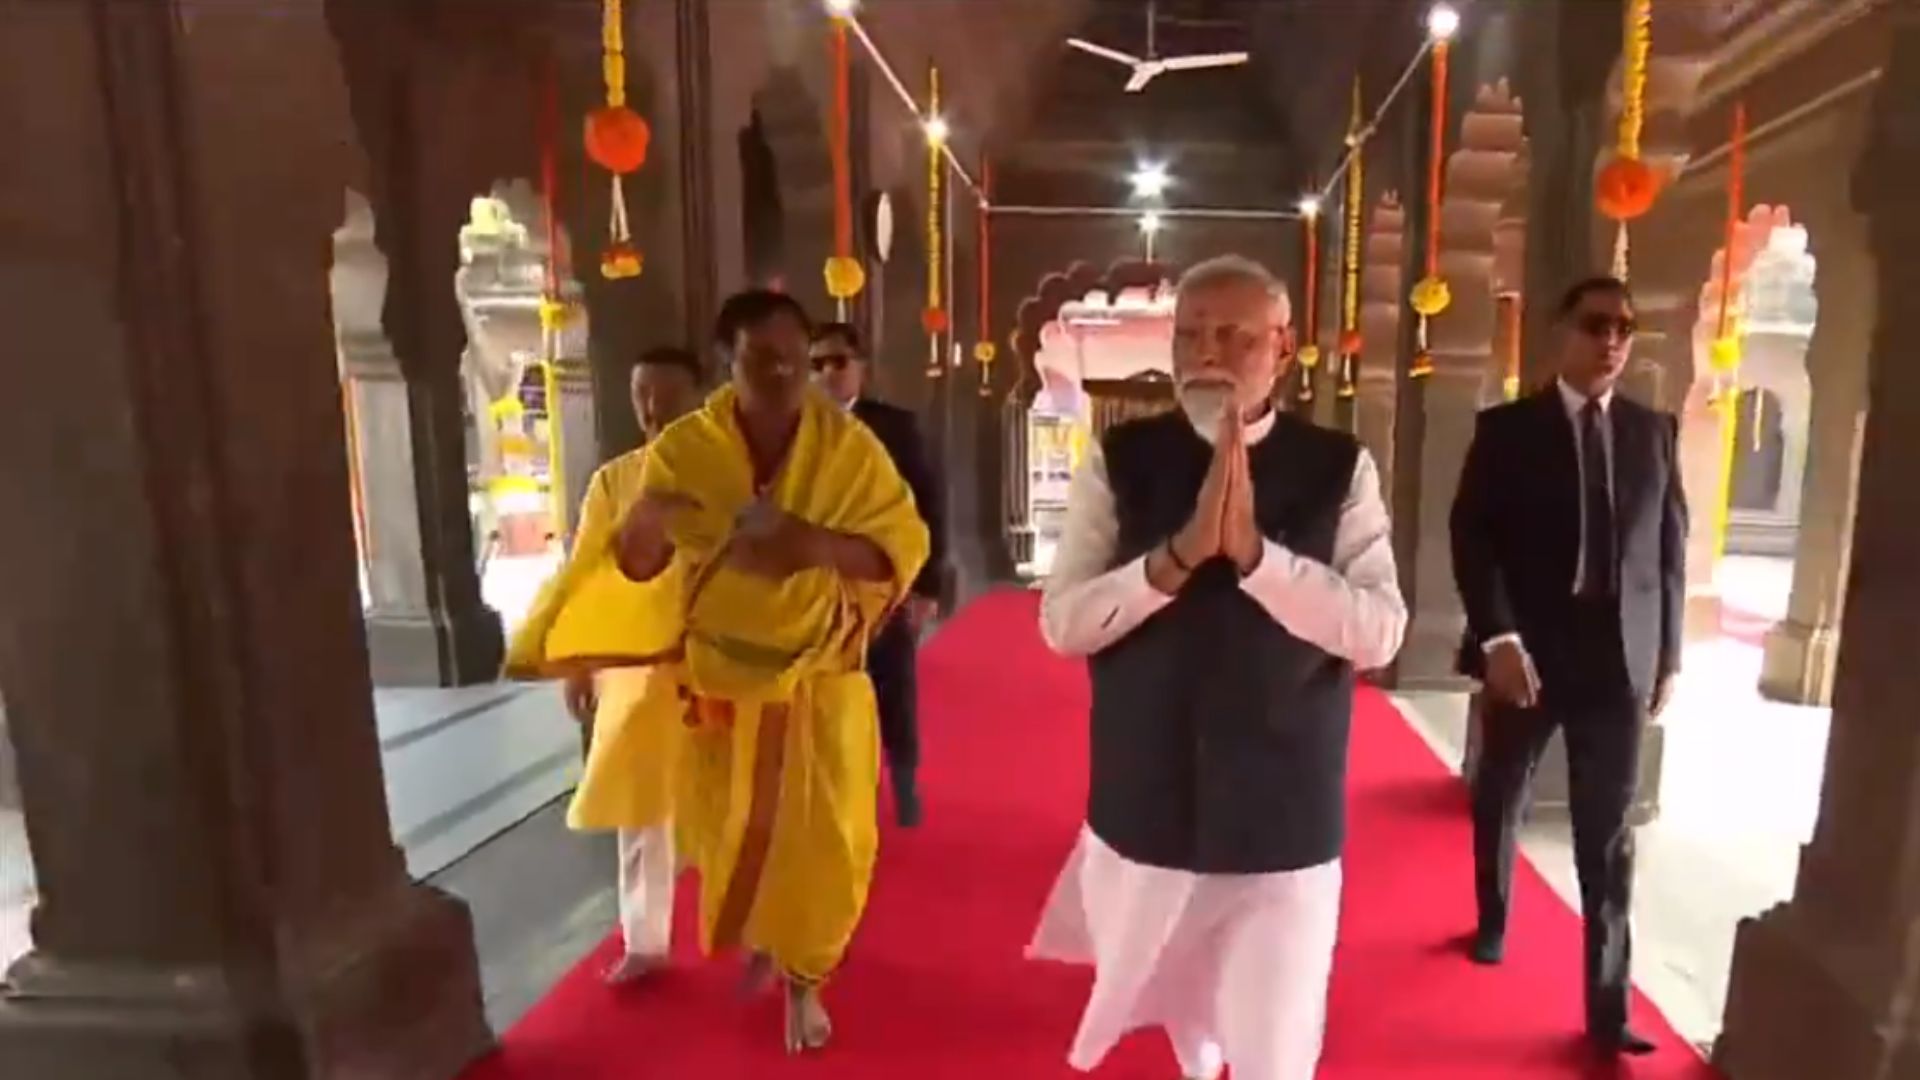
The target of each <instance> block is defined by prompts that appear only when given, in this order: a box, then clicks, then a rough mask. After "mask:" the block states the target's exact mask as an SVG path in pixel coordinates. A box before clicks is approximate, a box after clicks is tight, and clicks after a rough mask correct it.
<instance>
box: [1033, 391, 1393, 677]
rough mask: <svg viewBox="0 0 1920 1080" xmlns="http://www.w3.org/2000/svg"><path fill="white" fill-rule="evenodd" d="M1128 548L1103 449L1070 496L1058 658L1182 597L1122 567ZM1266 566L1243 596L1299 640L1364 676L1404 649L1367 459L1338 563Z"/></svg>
mask: <svg viewBox="0 0 1920 1080" xmlns="http://www.w3.org/2000/svg"><path fill="white" fill-rule="evenodd" d="M1273 422H1274V417H1273V414H1271V413H1269V414H1268V415H1267V416H1265V417H1264V418H1262V419H1261V420H1259V421H1257V422H1255V423H1252V424H1249V425H1248V426H1247V443H1248V445H1252V444H1254V443H1257V442H1259V441H1260V440H1261V439H1264V438H1266V436H1267V435H1268V433H1269V432H1271V431H1272V430H1273ZM1119 539H1120V521H1119V518H1118V517H1117V516H1116V512H1115V509H1114V498H1113V489H1112V487H1111V486H1110V483H1109V481H1108V479H1107V465H1106V458H1105V457H1104V455H1103V454H1102V453H1101V450H1100V444H1099V441H1098V440H1095V441H1094V442H1092V443H1091V444H1090V445H1089V446H1088V448H1087V456H1086V458H1085V460H1083V461H1082V462H1081V464H1080V468H1079V469H1078V470H1077V471H1076V472H1075V473H1074V475H1073V480H1072V482H1071V483H1070V484H1069V485H1068V488H1067V515H1066V521H1065V523H1064V524H1063V526H1062V530H1061V537H1060V543H1059V546H1058V548H1057V549H1056V550H1055V552H1054V557H1053V569H1052V571H1051V572H1050V573H1049V574H1048V576H1047V582H1046V585H1045V587H1044V591H1043V592H1042V594H1041V601H1040V624H1041V632H1042V634H1043V635H1044V636H1045V637H1046V639H1047V644H1048V645H1050V646H1052V647H1053V649H1054V651H1055V652H1059V653H1063V654H1065V655H1068V656H1086V655H1089V654H1091V653H1096V652H1099V651H1100V650H1102V649H1104V648H1106V647H1107V646H1109V645H1111V644H1113V643H1114V642H1116V641H1118V640H1120V639H1121V638H1122V637H1125V636H1126V635H1127V634H1128V633H1129V632H1131V631H1132V630H1133V629H1134V628H1135V627H1137V626H1139V625H1140V624H1141V623H1143V622H1145V621H1146V620H1147V619H1148V618H1149V617H1151V616H1152V615H1153V614H1154V613H1155V612H1157V611H1159V610H1160V609H1161V608H1163V607H1165V606H1167V605H1168V604H1170V603H1172V602H1173V597H1171V596H1168V595H1166V594H1164V593H1162V592H1160V591H1159V590H1158V589H1155V588H1154V587H1153V586H1152V585H1151V584H1149V583H1148V582H1147V560H1146V557H1145V556H1141V557H1139V558H1135V559H1133V560H1132V561H1130V562H1127V563H1125V564H1123V565H1121V566H1119V567H1117V568H1116V567H1113V557H1114V550H1115V547H1116V546H1117V545H1118V543H1119ZM1265 545H1266V549H1265V551H1264V552H1263V553H1262V555H1261V559H1260V565H1259V566H1258V567H1256V568H1255V569H1254V571H1253V573H1251V574H1248V575H1247V576H1246V577H1245V578H1243V579H1242V580H1241V583H1240V587H1241V589H1243V590H1245V592H1246V593H1247V595H1248V596H1250V597H1252V598H1253V600H1254V601H1255V602H1257V603H1258V604H1259V605H1260V606H1261V607H1262V608H1264V609H1265V610H1266V612H1267V614H1268V615H1269V616H1271V617H1272V618H1273V620H1274V621H1275V622H1277V623H1279V624H1280V625H1281V626H1283V627H1285V628H1286V629H1287V631H1288V632H1289V633H1291V634H1293V635H1294V636H1295V637H1297V638H1300V639H1301V640H1302V641H1306V642H1308V643H1309V644H1312V645H1316V646H1318V647H1319V648H1321V649H1324V650H1325V651H1327V652H1328V653H1331V654H1332V655H1334V656H1338V657H1340V658H1342V659H1344V660H1347V661H1349V662H1351V663H1352V664H1353V665H1354V666H1355V667H1357V668H1360V669H1362V670H1365V669H1369V668H1377V667H1381V666H1384V665H1385V664H1386V663H1387V662H1388V661H1390V660H1392V659H1393V655H1394V653H1395V652H1397V651H1398V650H1399V648H1400V639H1401V637H1402V635H1403V634H1404V632H1405V630H1406V625H1407V606H1406V603H1405V601H1404V600H1402V599H1401V596H1400V583H1399V575H1398V573H1397V571H1396V569H1395V567H1394V562H1393V529H1392V526H1391V524H1390V523H1389V521H1388V518H1387V508H1386V505H1385V503H1383V502H1382V501H1381V498H1380V475H1379V471H1378V469H1376V468H1375V466H1374V463H1373V458H1372V456H1371V455H1369V454H1368V453H1367V451H1366V450H1365V449H1362V450H1361V451H1360V456H1359V458H1358V459H1357V460H1356V461H1355V462H1354V467H1353V479H1352V481H1351V483H1350V484H1349V487H1348V490H1347V497H1346V501H1345V503H1344V504H1343V505H1342V506H1341V510H1340V522H1339V525H1338V526H1337V528H1336V529H1335V532H1334V540H1333V552H1332V559H1331V562H1330V563H1321V562H1318V561H1316V560H1313V559H1310V558H1307V557H1305V556H1303V555H1299V554H1296V553H1295V552H1292V551H1289V550H1288V549H1287V548H1285V547H1283V546H1282V545H1280V544H1278V543H1276V542H1274V541H1273V540H1266V541H1265Z"/></svg>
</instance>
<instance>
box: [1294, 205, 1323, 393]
mask: <svg viewBox="0 0 1920 1080" xmlns="http://www.w3.org/2000/svg"><path fill="white" fill-rule="evenodd" d="M1303 216H1304V218H1305V220H1304V221H1303V222H1302V224H1303V225H1305V226H1306V235H1305V239H1306V248H1307V266H1306V281H1305V283H1304V284H1302V285H1301V290H1300V291H1301V292H1302V293H1303V294H1304V299H1305V300H1306V311H1305V313H1304V317H1303V318H1302V319H1301V320H1300V322H1301V331H1302V334H1301V336H1302V338H1303V343H1302V344H1301V346H1300V351H1299V354H1298V355H1299V359H1300V393H1299V395H1298V396H1299V400H1300V402H1301V404H1303V405H1304V404H1310V403H1312V401H1313V374H1314V371H1315V370H1316V369H1317V368H1319V366H1320V345H1319V340H1320V206H1319V203H1318V202H1314V203H1311V204H1308V205H1307V206H1306V209H1305V213H1304V215H1303Z"/></svg>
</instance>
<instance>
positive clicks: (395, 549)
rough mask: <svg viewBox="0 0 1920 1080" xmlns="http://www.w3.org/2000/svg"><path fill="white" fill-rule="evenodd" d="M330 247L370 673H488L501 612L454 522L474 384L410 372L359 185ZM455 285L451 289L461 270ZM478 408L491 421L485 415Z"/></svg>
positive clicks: (385, 680)
mask: <svg viewBox="0 0 1920 1080" xmlns="http://www.w3.org/2000/svg"><path fill="white" fill-rule="evenodd" d="M447 242H448V243H449V244H452V243H453V239H452V237H449V238H448V241H447ZM333 251H334V259H333V269H332V272H331V279H332V287H333V311H334V334H335V344H336V347H337V348H338V351H339V359H340V369H341V373H342V374H343V375H344V376H345V382H346V392H347V393H348V394H349V395H351V397H352V400H351V401H350V402H349V403H348V408H347V410H346V413H347V417H348V418H349V421H350V422H351V423H352V424H353V425H354V431H353V437H352V439H351V440H350V442H349V444H348V445H349V446H350V447H351V449H352V452H353V453H354V455H355V459H356V460H355V463H354V466H355V470H356V475H357V476H358V477H359V481H360V495H361V498H362V500H363V504H362V505H363V507H364V510H363V513H364V516H365V520H366V529H367V535H366V551H364V552H363V553H362V557H363V558H364V559H365V560H366V571H367V592H368V596H367V602H368V603H367V611H366V620H367V643H368V649H369V653H370V658H371V664H372V670H373V681H374V682H375V683H376V684H378V685H382V686H459V685H465V684H468V683H475V682H484V681H487V680H489V679H492V678H494V677H495V676H496V675H497V674H498V673H499V669H500V657H501V648H502V637H501V628H500V617H499V616H498V615H497V614H495V613H494V612H493V611H492V610H491V609H489V608H487V607H486V606H485V605H484V604H483V603H481V601H480V581H479V574H478V569H477V560H478V555H479V551H478V548H477V546H476V544H475V542H474V539H475V538H474V537H473V534H472V531H471V525H470V524H468V525H467V527H466V528H464V529H455V528H453V527H452V526H453V525H456V524H466V523H468V522H469V521H470V518H469V517H468V510H467V496H468V484H467V466H466V442H465V430H464V425H463V424H462V421H461V402H462V399H463V395H464V394H465V386H464V384H463V383H462V381H461V380H460V377H459V372H458V370H457V368H456V369H455V370H454V371H452V372H450V373H448V374H449V375H450V376H451V377H450V378H429V377H427V375H426V373H424V372H422V373H420V377H418V378H409V376H408V372H407V369H406V368H405V367H404V366H403V365H402V364H401V362H400V357H399V356H398V355H396V354H395V352H394V349H393V345H392V342H391V341H390V340H389V339H388V337H387V332H386V327H385V323H384V318H383V312H384V310H385V307H386V303H387V297H388V291H389V288H388V287H389V283H390V282H389V277H388V272H387V259H386V256H385V255H383V254H382V253H381V251H380V248H379V246H378V245H377V244H376V242H375V236H374V220H373V210H372V208H371V207H370V206H369V205H368V204H367V202H366V200H365V199H363V198H361V197H360V196H359V195H358V194H356V193H353V192H348V197H347V210H346V223H345V224H344V225H342V226H341V227H340V229H339V231H337V232H336V233H335V234H334V247H333ZM446 284H447V287H448V288H449V289H451V288H452V285H453V279H452V278H451V277H449V278H448V279H447V283H446ZM449 398H450V399H451V400H449ZM449 412H450V413H451V414H452V415H451V417H448V416H447V415H445V414H447V413H449ZM479 419H480V421H481V422H482V423H485V422H486V417H485V416H484V414H483V415H482V416H480V417H479ZM449 443H450V444H451V445H449ZM456 511H457V514H456V513H455V512H456ZM435 526H446V527H447V528H448V530H449V531H452V532H458V533H462V534H464V537H465V538H464V539H463V540H462V541H461V544H462V546H461V547H458V548H455V549H453V550H452V551H451V552H449V551H448V550H447V548H446V544H445V540H446V539H447V538H445V537H442V543H438V544H436V543H429V542H428V541H427V538H428V537H429V536H431V535H433V534H432V531H431V530H432V529H433V528H434V527H435Z"/></svg>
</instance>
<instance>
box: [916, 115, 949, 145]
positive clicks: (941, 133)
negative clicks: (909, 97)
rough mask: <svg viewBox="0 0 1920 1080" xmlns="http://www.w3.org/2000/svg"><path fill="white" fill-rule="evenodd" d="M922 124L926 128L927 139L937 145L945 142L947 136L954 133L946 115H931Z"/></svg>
mask: <svg viewBox="0 0 1920 1080" xmlns="http://www.w3.org/2000/svg"><path fill="white" fill-rule="evenodd" d="M920 126H921V127H922V128H923V129H925V130H926V133H927V141H928V142H930V143H932V144H934V145H935V146H939V145H942V144H944V143H945V142H946V141H947V136H949V135H951V134H953V129H951V128H949V127H948V126H947V118H946V117H944V116H935V117H931V118H929V119H928V120H926V121H925V122H923V123H922V124H921V125H920Z"/></svg>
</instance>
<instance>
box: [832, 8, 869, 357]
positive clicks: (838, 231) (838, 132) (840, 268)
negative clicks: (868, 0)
mask: <svg viewBox="0 0 1920 1080" xmlns="http://www.w3.org/2000/svg"><path fill="white" fill-rule="evenodd" d="M847 34H848V27H847V19H846V17H845V16H843V15H842V16H835V17H834V19H833V35H832V44H833V125H832V132H831V135H832V139H833V254H832V255H831V256H828V258H827V262H826V266H825V267H824V270H823V272H824V275H825V278H826V283H827V295H828V296H830V297H832V298H833V299H834V301H835V302H836V303H838V304H839V307H840V311H839V314H840V317H841V318H842V319H845V318H846V317H847V302H848V301H850V300H852V299H853V298H854V297H856V296H858V295H860V290H862V289H864V288H866V285H867V271H866V268H865V267H863V266H861V265H860V260H859V259H857V258H855V257H854V254H853V89H852V84H853V56H852V50H851V48H850V47H849V45H848V42H847Z"/></svg>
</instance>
